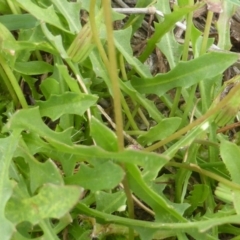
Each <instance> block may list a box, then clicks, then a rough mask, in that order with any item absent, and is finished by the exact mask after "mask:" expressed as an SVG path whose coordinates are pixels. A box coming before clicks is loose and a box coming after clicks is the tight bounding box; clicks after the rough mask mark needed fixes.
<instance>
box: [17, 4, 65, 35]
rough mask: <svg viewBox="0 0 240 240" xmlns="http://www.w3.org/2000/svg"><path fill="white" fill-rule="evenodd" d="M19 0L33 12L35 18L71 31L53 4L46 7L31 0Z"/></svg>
mask: <svg viewBox="0 0 240 240" xmlns="http://www.w3.org/2000/svg"><path fill="white" fill-rule="evenodd" d="M17 2H18V4H19V5H20V6H21V7H22V8H23V9H24V10H25V11H27V12H29V13H30V14H32V15H33V16H34V17H35V18H37V19H38V20H40V21H41V22H46V23H49V24H51V25H53V26H55V27H57V28H59V29H61V30H63V31H65V32H69V30H67V29H66V28H65V27H64V26H63V24H62V23H61V21H60V19H59V17H58V15H57V14H56V11H55V10H54V7H53V6H50V7H48V8H46V9H44V8H41V7H39V6H37V5H36V4H34V3H33V2H32V1H31V0H24V1H21V0H17Z"/></svg>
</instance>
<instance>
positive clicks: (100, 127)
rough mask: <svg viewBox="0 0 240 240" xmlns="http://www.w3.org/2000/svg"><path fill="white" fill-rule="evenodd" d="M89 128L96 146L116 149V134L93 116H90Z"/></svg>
mask: <svg viewBox="0 0 240 240" xmlns="http://www.w3.org/2000/svg"><path fill="white" fill-rule="evenodd" d="M90 129H91V136H92V137H93V139H94V141H95V142H96V144H97V146H99V147H101V148H103V149H105V150H108V151H113V152H116V151H117V150H118V144H117V136H116V135H115V134H114V133H113V131H111V130H110V129H109V128H108V127H106V126H105V125H104V124H103V123H101V122H100V121H98V120H97V119H96V118H95V117H92V118H91V123H90Z"/></svg>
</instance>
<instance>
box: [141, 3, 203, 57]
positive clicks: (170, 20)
mask: <svg viewBox="0 0 240 240" xmlns="http://www.w3.org/2000/svg"><path fill="white" fill-rule="evenodd" d="M197 7H198V6H197V5H196V6H187V7H184V8H180V9H176V10H174V12H172V13H171V14H166V15H165V16H164V22H162V23H155V32H154V34H153V35H152V37H151V38H150V39H149V40H148V42H147V46H146V48H145V50H144V52H143V53H142V54H141V56H140V57H139V60H140V61H141V62H144V61H146V60H147V58H148V56H149V55H150V54H151V53H152V52H153V50H154V48H155V45H156V43H158V42H159V41H160V39H161V37H162V36H163V35H165V34H166V33H167V32H169V31H170V30H171V29H172V28H173V27H174V26H175V23H176V22H177V21H180V20H181V18H182V17H183V16H184V15H186V14H187V13H189V12H191V11H194V10H195V9H196V8H197Z"/></svg>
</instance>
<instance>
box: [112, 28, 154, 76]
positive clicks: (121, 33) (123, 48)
mask: <svg viewBox="0 0 240 240" xmlns="http://www.w3.org/2000/svg"><path fill="white" fill-rule="evenodd" d="M131 33H132V29H131V28H130V27H129V28H126V29H124V30H118V31H115V32H114V40H115V45H116V48H117V49H118V51H119V52H120V53H121V54H122V55H123V56H124V58H125V59H126V61H127V62H128V64H130V65H131V66H132V67H133V68H134V69H135V71H136V72H137V73H138V74H139V75H140V76H141V77H144V78H147V77H151V76H152V75H151V73H150V71H149V69H148V67H147V66H146V65H144V64H142V63H141V62H140V61H139V60H138V59H137V58H135V57H134V56H133V53H132V48H131V46H130V42H131V40H130V39H131Z"/></svg>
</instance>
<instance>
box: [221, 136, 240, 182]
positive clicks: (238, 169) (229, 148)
mask: <svg viewBox="0 0 240 240" xmlns="http://www.w3.org/2000/svg"><path fill="white" fill-rule="evenodd" d="M220 154H221V157H222V160H223V162H224V164H225V165H226V168H227V169H228V171H229V173H230V176H231V179H232V181H233V182H235V183H238V184H240V178H239V173H240V162H239V156H240V149H239V147H238V146H237V145H236V144H234V143H231V142H229V141H225V140H223V141H222V142H221V144H220Z"/></svg>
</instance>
